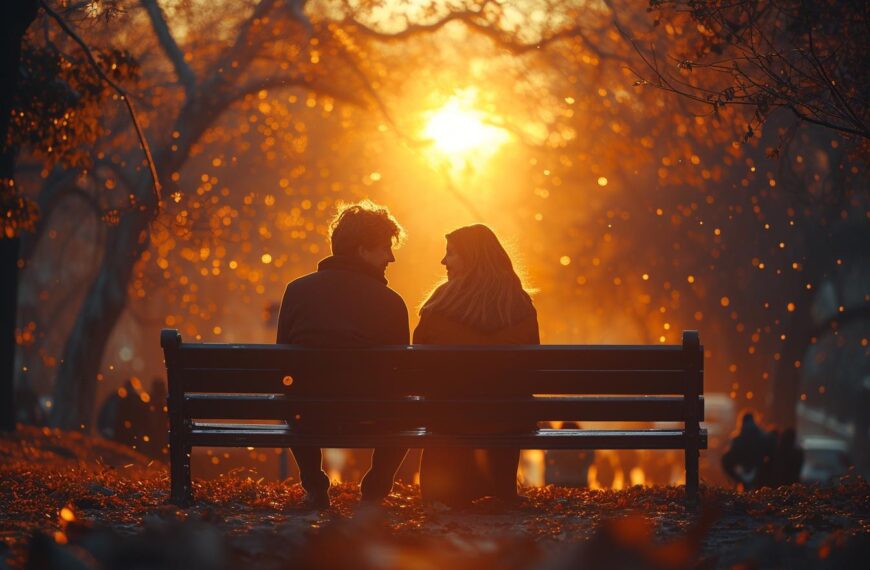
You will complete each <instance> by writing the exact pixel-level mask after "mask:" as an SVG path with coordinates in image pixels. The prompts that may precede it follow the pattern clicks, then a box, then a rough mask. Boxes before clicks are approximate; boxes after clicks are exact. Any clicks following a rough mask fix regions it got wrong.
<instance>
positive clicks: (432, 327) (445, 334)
mask: <svg viewBox="0 0 870 570" xmlns="http://www.w3.org/2000/svg"><path fill="white" fill-rule="evenodd" d="M446 237H447V251H446V254H445V255H444V259H442V260H441V263H442V264H443V265H444V266H445V268H446V269H447V280H446V281H445V282H443V283H441V284H440V285H438V286H437V287H436V288H435V290H434V291H433V292H432V294H431V295H430V296H429V298H428V299H427V300H426V301H425V302H424V303H423V306H422V308H421V309H420V324H419V325H418V326H417V328H416V329H415V330H414V344H540V339H539V336H538V317H537V313H536V311H535V307H534V305H532V299H531V297H529V294H528V293H527V292H526V291H525V289H523V285H522V283H521V281H520V278H519V277H518V276H517V274H516V272H515V271H514V268H513V265H512V263H511V259H510V256H508V254H507V252H506V251H505V250H504V248H503V247H502V245H501V243H499V241H498V238H497V237H496V235H495V234H494V233H493V231H492V230H491V229H489V228H488V227H486V226H484V225H481V224H476V225H472V226H466V227H463V228H459V229H458V230H455V231H453V232H451V233H449V234H447V236H446ZM431 396H432V397H437V393H435V394H432V395H431ZM480 397H482V398H485V397H487V394H485V393H481V394H480ZM466 425H467V424H466ZM496 428H498V429H503V430H504V431H513V430H525V429H531V428H532V426H518V425H509V424H505V425H501V426H496ZM433 429H437V430H439V431H448V432H449V431H455V432H457V433H461V432H462V425H461V424H460V422H452V423H451V424H450V425H445V426H433ZM519 455H520V452H519V450H518V449H487V450H475V449H426V450H425V451H424V453H423V459H422V461H421V465H420V489H421V491H422V493H423V498H424V499H425V500H427V501H439V502H442V503H446V504H449V505H454V506H459V505H463V504H467V503H469V502H470V501H472V500H474V499H476V498H479V497H482V496H486V495H490V496H495V497H498V498H501V499H505V500H508V501H510V500H515V499H516V497H517V486H516V478H517V463H518V462H519Z"/></svg>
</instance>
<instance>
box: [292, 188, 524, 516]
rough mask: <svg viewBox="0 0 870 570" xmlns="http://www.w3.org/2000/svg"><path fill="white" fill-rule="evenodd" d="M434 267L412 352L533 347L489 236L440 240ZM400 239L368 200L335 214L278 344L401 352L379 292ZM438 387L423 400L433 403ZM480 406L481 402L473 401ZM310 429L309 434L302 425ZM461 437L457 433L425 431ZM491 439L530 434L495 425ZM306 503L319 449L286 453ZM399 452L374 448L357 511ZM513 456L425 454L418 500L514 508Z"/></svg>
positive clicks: (503, 259) (387, 293) (311, 500)
mask: <svg viewBox="0 0 870 570" xmlns="http://www.w3.org/2000/svg"><path fill="white" fill-rule="evenodd" d="M446 237H447V247H446V253H445V255H444V258H443V259H442V260H441V263H442V264H443V265H444V266H445V268H446V269H447V279H446V280H445V281H443V282H442V283H440V284H439V285H437V286H436V287H435V289H434V291H433V292H432V293H431V294H430V295H429V298H428V299H427V300H426V301H425V302H424V303H423V305H422V308H421V309H420V323H419V325H418V326H417V328H416V329H415V331H414V343H415V344H416V343H419V344H538V343H539V342H540V341H539V336H538V321H537V313H536V312H535V308H534V306H533V305H532V300H531V298H530V297H529V295H528V293H526V291H525V290H524V289H523V286H522V283H521V281H520V279H519V277H518V276H517V274H516V272H515V271H514V269H513V265H512V263H511V260H510V257H509V256H508V254H507V252H505V250H504V248H503V247H502V245H501V243H499V241H498V238H497V237H496V236H495V234H494V233H493V232H492V230H490V229H489V228H488V227H486V226H483V225H473V226H467V227H463V228H459V229H457V230H455V231H453V232H451V233H449V234H447V236H446ZM403 238H404V231H403V230H402V227H401V226H400V225H399V223H398V222H397V221H396V219H395V218H394V217H393V216H392V215H391V214H390V212H389V211H388V210H387V209H386V208H383V207H381V206H377V205H376V204H373V203H371V202H369V201H363V202H360V203H358V204H352V205H349V206H344V207H342V208H340V210H339V212H338V214H337V215H336V217H335V219H334V220H333V222H332V224H331V225H330V240H331V244H332V256H330V257H327V258H326V259H324V260H322V261H321V262H320V264H319V265H318V270H317V272H315V273H311V274H309V275H306V276H304V277H300V278H299V279H297V280H295V281H293V282H292V283H290V284H289V285H288V286H287V290H286V292H285V293H284V299H283V302H282V303H281V313H280V316H279V318H278V343H281V344H302V345H308V346H321V347H326V346H341V347H348V346H360V347H365V346H377V345H396V344H399V345H401V344H408V341H409V334H408V333H409V328H408V309H407V308H406V306H405V302H404V301H403V300H402V298H401V297H400V296H399V295H398V294H397V293H396V292H395V291H393V290H392V289H390V288H389V287H387V280H386V278H385V277H384V272H385V271H386V268H387V265H388V264H390V263H392V262H393V261H395V257H393V247H394V246H398V245H399V244H400V243H401V242H402V240H403ZM437 391H438V390H437V386H435V387H433V393H432V394H427V396H431V397H437V396H438V393H437ZM479 396H480V397H486V396H487V394H484V393H481V394H479ZM300 427H302V428H303V429H311V428H312V427H313V428H315V429H316V426H311V425H305V426H300ZM427 427H428V428H430V429H436V430H439V431H441V432H451V431H452V432H457V433H460V432H462V429H463V425H462V424H461V423H460V422H454V423H452V424H451V425H439V426H427ZM490 427H491V429H494V430H503V431H508V430H513V429H520V428H522V427H525V428H526V429H530V428H531V427H533V426H516V425H507V424H506V425H493V426H490ZM292 451H293V455H294V456H295V458H296V463H297V464H298V465H299V471H300V477H301V479H302V486H303V488H304V489H305V491H306V493H307V499H306V501H307V503H308V504H309V505H310V506H312V507H318V508H322V507H326V506H328V505H329V497H328V494H327V491H328V489H329V478H328V477H327V476H326V474H325V473H324V472H323V470H322V468H321V451H320V449H319V448H305V447H294V448H292ZM407 451H408V450H407V449H395V448H378V449H375V450H374V452H373V454H372V467H371V469H370V470H369V472H368V473H367V474H366V475H365V477H363V481H362V485H361V487H362V498H363V501H364V502H380V501H381V500H382V499H383V498H384V497H386V496H387V495H388V494H389V492H390V489H391V488H392V484H393V477H394V475H395V473H396V471H397V470H398V469H399V466H400V465H401V463H402V460H403V459H404V457H405V455H406V453H407ZM518 460H519V450H518V449H485V450H474V449H426V450H425V451H424V453H423V459H422V462H421V469H420V487H421V491H422V493H423V498H424V499H425V500H429V501H439V502H443V503H446V504H450V505H462V504H467V503H469V502H470V501H472V500H474V499H476V498H479V497H483V496H495V497H499V498H502V499H505V500H514V499H516V494H517V488H516V474H517V463H518Z"/></svg>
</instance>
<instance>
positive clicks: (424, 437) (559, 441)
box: [189, 422, 707, 449]
mask: <svg viewBox="0 0 870 570" xmlns="http://www.w3.org/2000/svg"><path fill="white" fill-rule="evenodd" d="M700 437H701V448H702V449H704V448H706V447H707V430H701V433H700ZM189 441H190V442H191V444H192V445H201V446H211V447H294V446H297V445H298V446H310V447H332V448H346V449H353V448H358V449H367V448H372V447H408V448H418V447H471V448H486V447H514V448H517V447H518V448H521V449H683V448H685V447H686V443H687V437H686V433H685V431H684V430H675V429H639V430H591V429H549V428H545V429H537V430H535V431H533V432H529V433H522V434H510V435H502V434H485V435H480V434H439V433H435V432H431V431H427V430H426V429H425V428H419V429H413V430H405V431H397V432H395V433H391V434H378V435H369V434H352V433H338V434H334V435H330V434H326V433H324V434H311V433H300V432H299V431H294V430H293V429H292V428H290V427H289V426H286V425H276V424H227V423H204V422H193V424H192V425H191V428H190V435H189Z"/></svg>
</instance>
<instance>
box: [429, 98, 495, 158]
mask: <svg viewBox="0 0 870 570" xmlns="http://www.w3.org/2000/svg"><path fill="white" fill-rule="evenodd" d="M472 103H473V93H471V94H468V93H466V94H463V95H459V96H454V97H452V98H451V99H450V100H449V101H447V103H445V104H444V106H443V107H441V108H440V109H438V110H436V111H434V112H432V114H431V115H430V116H429V119H428V121H427V123H426V127H425V128H424V130H423V135H424V136H425V137H426V138H427V139H430V140H431V141H432V143H433V147H434V150H436V151H437V152H438V153H439V154H440V155H442V156H443V157H444V158H446V159H448V160H449V161H450V162H451V163H453V164H454V165H458V163H462V162H471V161H480V160H486V159H489V158H490V157H491V156H492V155H493V154H494V153H495V152H496V151H497V150H498V149H499V148H500V147H501V146H502V145H503V144H504V143H506V142H507V141H508V140H509V139H510V135H509V134H508V133H507V132H506V131H505V130H504V129H500V128H498V127H495V126H492V125H490V124H487V122H486V118H487V117H486V115H485V114H484V113H482V112H480V111H478V110H476V109H475V108H474V107H473V106H472Z"/></svg>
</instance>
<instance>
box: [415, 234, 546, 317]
mask: <svg viewBox="0 0 870 570" xmlns="http://www.w3.org/2000/svg"><path fill="white" fill-rule="evenodd" d="M446 238H447V247H446V252H445V255H444V258H443V259H442V260H441V263H442V264H443V265H444V266H445V268H446V269H447V282H446V283H442V284H441V285H439V286H438V287H437V288H436V289H435V291H434V292H433V293H432V294H431V295H430V296H429V298H428V299H427V300H426V302H425V303H424V304H423V307H422V308H421V310H420V314H421V315H422V314H424V313H426V312H428V311H432V312H435V313H440V314H443V315H444V316H446V317H449V318H452V319H454V320H458V321H460V322H463V323H464V324H467V325H469V326H472V327H475V328H478V329H482V330H496V329H499V328H503V327H506V326H510V325H512V324H514V323H517V322H519V321H521V320H523V319H525V318H528V317H529V316H531V315H532V314H533V313H534V308H533V306H532V301H531V298H530V297H529V295H528V293H526V291H525V290H524V289H523V285H522V282H521V281H520V278H519V276H518V275H517V274H516V272H515V271H514V267H513V263H511V258H510V256H509V255H508V253H507V252H506V251H505V249H504V247H502V245H501V242H499V240H498V237H496V235H495V233H494V232H493V231H492V230H491V229H489V228H488V227H487V226H484V225H482V224H474V225H471V226H465V227H462V228H459V229H457V230H454V231H452V232H450V233H449V234H447V236H446Z"/></svg>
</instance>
